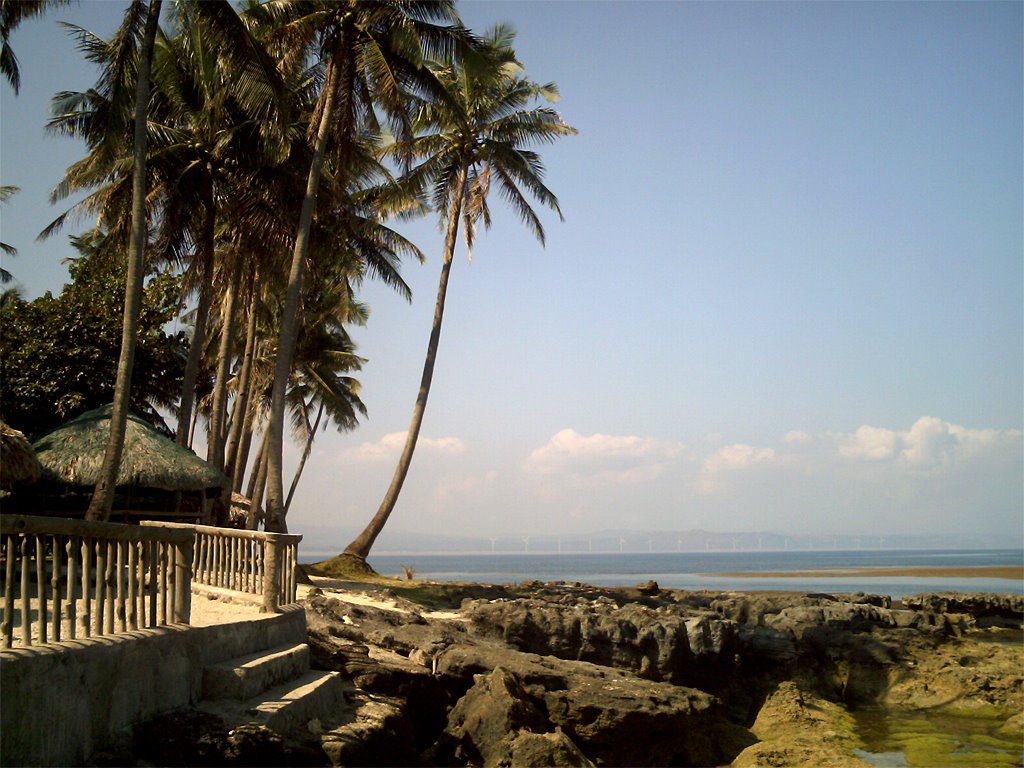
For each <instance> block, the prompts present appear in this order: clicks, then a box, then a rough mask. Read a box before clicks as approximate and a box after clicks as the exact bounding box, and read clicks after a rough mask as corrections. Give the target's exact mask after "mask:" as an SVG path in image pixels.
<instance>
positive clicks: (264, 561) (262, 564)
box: [256, 541, 267, 595]
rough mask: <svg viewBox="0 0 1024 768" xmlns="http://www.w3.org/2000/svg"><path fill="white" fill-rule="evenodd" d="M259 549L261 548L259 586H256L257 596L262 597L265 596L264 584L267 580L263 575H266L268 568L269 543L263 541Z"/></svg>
mask: <svg viewBox="0 0 1024 768" xmlns="http://www.w3.org/2000/svg"><path fill="white" fill-rule="evenodd" d="M259 548H260V562H259V580H258V582H257V585H256V594H257V595H262V594H263V584H264V583H265V579H264V577H263V573H264V570H265V569H266V567H267V542H265V541H261V542H260V543H259Z"/></svg>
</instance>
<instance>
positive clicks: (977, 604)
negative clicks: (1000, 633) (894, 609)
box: [903, 592, 1024, 627]
mask: <svg viewBox="0 0 1024 768" xmlns="http://www.w3.org/2000/svg"><path fill="white" fill-rule="evenodd" d="M903 605H904V606H906V607H907V608H910V609H913V610H917V611H928V612H931V613H960V614H967V615H969V616H971V617H973V618H974V619H975V620H976V621H977V622H978V624H979V625H981V626H1018V627H1019V626H1020V625H1021V623H1022V621H1024V595H1021V594H1006V595H1000V594H994V593H992V592H971V593H963V592H928V593H923V594H919V595H909V596H907V597H904V598H903Z"/></svg>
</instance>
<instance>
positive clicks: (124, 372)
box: [85, 0, 161, 520]
mask: <svg viewBox="0 0 1024 768" xmlns="http://www.w3.org/2000/svg"><path fill="white" fill-rule="evenodd" d="M160 5H161V0H152V2H151V3H150V6H149V13H148V15H147V16H146V28H145V32H144V36H143V40H142V51H141V53H140V61H139V72H138V78H139V80H138V82H137V83H136V86H135V150H134V157H133V162H134V165H133V166H132V233H131V242H130V244H129V248H128V277H127V280H126V285H125V296H124V321H123V325H122V331H121V356H120V358H119V359H118V363H117V382H116V384H115V385H114V406H113V409H112V411H111V415H110V437H109V438H108V440H107V449H106V452H105V453H104V454H103V466H102V467H101V469H100V479H99V482H98V483H96V490H95V491H94V492H93V495H92V499H91V500H90V502H89V509H88V511H87V512H86V515H85V518H86V520H106V519H108V518H109V517H110V509H111V507H112V506H113V503H114V489H115V487H116V485H117V473H118V470H119V469H120V468H121V451H122V449H123V448H124V434H125V429H126V428H127V426H128V402H129V398H130V396H131V387H132V367H133V366H134V364H135V340H136V337H137V336H138V330H139V309H140V307H141V304H142V279H143V277H144V275H145V271H146V270H145V267H144V264H143V247H144V245H145V241H146V119H147V117H148V105H149V69H150V65H151V63H152V61H153V46H154V41H155V40H156V30H157V21H158V19H159V18H160Z"/></svg>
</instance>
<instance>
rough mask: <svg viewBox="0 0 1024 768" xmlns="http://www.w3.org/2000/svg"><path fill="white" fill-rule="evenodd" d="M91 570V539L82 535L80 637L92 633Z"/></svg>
mask: <svg viewBox="0 0 1024 768" xmlns="http://www.w3.org/2000/svg"><path fill="white" fill-rule="evenodd" d="M91 570H92V541H90V540H89V539H87V538H85V537H84V536H83V537H82V609H83V610H82V616H81V619H80V620H79V625H80V626H81V628H82V637H89V636H90V635H92V596H91V595H90V594H89V582H90V579H89V573H90V571H91Z"/></svg>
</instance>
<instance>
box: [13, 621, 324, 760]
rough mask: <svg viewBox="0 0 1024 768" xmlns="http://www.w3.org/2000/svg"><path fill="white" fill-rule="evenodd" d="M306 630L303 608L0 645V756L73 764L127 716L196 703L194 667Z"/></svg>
mask: <svg viewBox="0 0 1024 768" xmlns="http://www.w3.org/2000/svg"><path fill="white" fill-rule="evenodd" d="M305 639H306V621H305V612H304V611H303V610H302V608H301V607H299V606H294V605H293V606H289V607H287V608H284V609H282V613H280V614H278V615H273V616H263V617H259V618H256V619H252V620H249V621H241V622H235V623H231V624H219V625H215V626H209V627H189V626H186V625H182V624H176V625H171V626H166V627H159V628H156V629H147V630H139V631H137V632H127V633H124V634H120V635H114V636H108V637H97V638H90V639H85V640H70V641H66V642H62V643H54V644H52V645H48V646H38V647H31V648H13V649H9V650H4V651H2V652H0V733H2V737H0V764H2V765H5V766H22V765H80V764H82V762H83V761H84V760H86V759H87V758H88V757H89V756H90V755H92V754H94V753H95V752H97V751H100V750H104V749H108V748H111V747H114V746H116V745H117V744H118V743H119V742H120V741H121V740H123V739H126V738H128V737H129V735H130V727H131V725H133V724H134V723H136V722H139V721H141V720H145V719H147V718H150V717H152V716H153V715H155V714H157V713H159V712H163V711H166V710H170V709H175V708H177V707H182V706H187V705H190V704H194V703H196V702H197V701H198V700H199V698H200V697H201V695H202V690H201V685H202V678H203V668H204V667H205V666H207V665H208V664H212V663H216V662H219V661H225V660H227V659H231V658H235V657H237V656H242V655H245V654H250V653H256V652H257V651H261V650H265V649H268V648H272V647H275V646H279V645H283V644H285V643H301V642H304V641H305Z"/></svg>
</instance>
